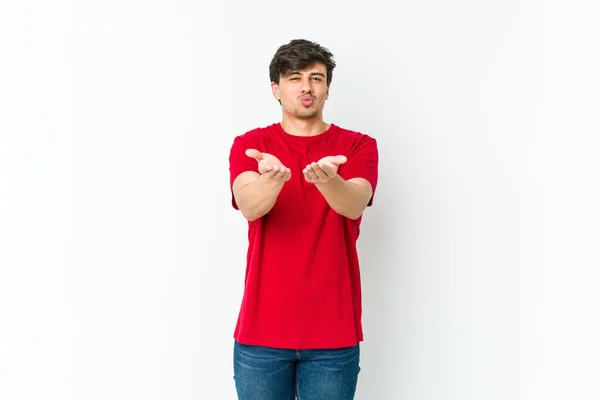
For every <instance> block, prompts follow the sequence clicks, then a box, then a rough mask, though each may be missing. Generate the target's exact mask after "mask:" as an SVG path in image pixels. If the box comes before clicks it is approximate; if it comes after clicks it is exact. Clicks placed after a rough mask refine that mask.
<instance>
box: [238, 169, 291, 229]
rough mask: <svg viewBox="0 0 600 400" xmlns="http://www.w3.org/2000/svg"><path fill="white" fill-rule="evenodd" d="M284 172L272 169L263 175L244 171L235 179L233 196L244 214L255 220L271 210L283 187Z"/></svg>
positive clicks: (247, 217) (249, 219) (248, 218)
mask: <svg viewBox="0 0 600 400" xmlns="http://www.w3.org/2000/svg"><path fill="white" fill-rule="evenodd" d="M283 174H284V172H282V171H271V172H268V173H266V174H263V175H259V174H258V173H256V172H252V171H247V172H242V173H241V174H240V175H238V177H237V178H235V180H234V181H233V196H234V197H235V202H236V203H237V206H238V208H239V209H240V211H241V212H242V215H244V217H246V219H247V220H248V221H254V220H257V219H259V218H260V217H262V216H263V215H265V214H266V213H268V212H269V211H271V208H273V206H274V205H275V201H276V200H277V196H278V195H279V192H281V189H282V188H283V184H284V181H283V179H282V177H283Z"/></svg>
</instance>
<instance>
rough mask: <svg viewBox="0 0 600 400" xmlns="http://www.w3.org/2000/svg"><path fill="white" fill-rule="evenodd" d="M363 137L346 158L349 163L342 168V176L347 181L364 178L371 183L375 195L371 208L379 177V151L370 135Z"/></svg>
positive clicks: (369, 204) (370, 201)
mask: <svg viewBox="0 0 600 400" xmlns="http://www.w3.org/2000/svg"><path fill="white" fill-rule="evenodd" d="M361 136H362V137H361V138H360V139H359V140H358V141H357V143H356V145H354V146H352V149H351V150H350V153H349V154H348V155H347V156H346V157H347V158H348V161H346V163H345V164H343V165H342V167H341V168H340V176H341V177H342V178H344V179H345V180H349V179H352V178H363V179H366V180H367V181H369V183H370V184H371V187H372V188H373V195H372V196H371V199H370V200H369V203H368V206H371V205H372V204H373V197H374V196H375V189H376V188H377V180H378V176H379V151H378V149H377V141H376V140H375V139H374V138H372V137H370V136H368V135H361Z"/></svg>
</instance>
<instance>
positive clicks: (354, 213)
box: [315, 175, 372, 219]
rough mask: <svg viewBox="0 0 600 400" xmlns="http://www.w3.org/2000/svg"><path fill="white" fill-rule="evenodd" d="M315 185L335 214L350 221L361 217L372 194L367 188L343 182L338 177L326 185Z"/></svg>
mask: <svg viewBox="0 0 600 400" xmlns="http://www.w3.org/2000/svg"><path fill="white" fill-rule="evenodd" d="M315 185H316V186H317V189H319V191H320V192H321V194H322V195H323V197H325V200H326V201H327V204H329V206H330V207H331V208H333V210H334V211H335V212H337V213H338V214H341V215H343V216H344V217H347V218H350V219H357V218H358V217H360V216H361V215H362V213H363V211H364V210H365V208H366V207H367V204H368V202H369V199H370V198H371V194H372V190H371V189H370V188H369V187H366V186H363V185H359V184H357V183H353V182H350V181H345V180H344V179H343V178H342V177H341V176H339V175H337V176H336V177H335V178H333V179H331V180H330V181H328V182H327V183H315Z"/></svg>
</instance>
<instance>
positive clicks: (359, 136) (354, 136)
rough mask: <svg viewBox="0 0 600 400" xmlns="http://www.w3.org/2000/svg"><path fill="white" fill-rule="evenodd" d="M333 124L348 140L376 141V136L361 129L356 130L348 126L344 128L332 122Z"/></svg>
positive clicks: (339, 133)
mask: <svg viewBox="0 0 600 400" xmlns="http://www.w3.org/2000/svg"><path fill="white" fill-rule="evenodd" d="M331 125H332V126H334V127H335V128H336V129H337V131H338V135H339V136H341V137H343V138H345V139H346V140H349V141H352V142H364V141H366V142H371V141H373V142H375V141H376V140H375V138H374V137H373V136H371V135H369V134H366V133H363V132H359V131H355V130H352V129H347V128H343V127H341V126H339V125H336V124H331Z"/></svg>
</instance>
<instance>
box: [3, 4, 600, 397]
mask: <svg viewBox="0 0 600 400" xmlns="http://www.w3.org/2000/svg"><path fill="white" fill-rule="evenodd" d="M203 3H204V2H200V1H192V0H188V1H166V0H162V1H160V0H155V1H141V0H140V1H125V2H124V1H121V0H105V1H102V2H99V1H57V0H56V1H52V2H49V1H23V2H11V1H9V0H2V3H1V7H0V190H1V192H0V398H1V399H3V400H29V399H35V400H74V399H77V400H94V399H102V400H105V399H113V400H131V399H153V400H154V399H161V400H162V399H165V400H171V399H177V400H185V399H211V400H213V399H214V400H218V399H235V390H234V384H233V379H232V362H231V358H232V345H233V340H232V332H233V328H234V324H235V319H236V316H237V312H238V307H239V302H240V300H241V294H242V284H243V276H244V267H245V265H244V260H245V251H246V247H245V246H246V230H245V229H246V225H245V221H244V220H243V218H242V216H241V215H240V214H239V213H238V212H235V211H234V210H233V209H232V208H231V206H230V197H229V195H230V192H229V186H228V183H229V176H228V161H227V157H228V153H229V148H230V146H231V143H232V140H233V138H234V136H236V135H239V134H241V133H244V132H245V131H247V130H250V129H252V128H255V127H257V126H265V125H268V124H271V123H273V122H276V121H278V120H279V119H280V108H279V105H278V103H277V102H276V101H275V100H274V99H273V98H272V97H271V94H270V87H269V78H268V64H269V62H270V59H271V57H272V55H273V54H274V52H275V50H276V49H277V47H278V46H279V45H281V44H284V43H287V42H288V41H289V40H291V39H294V38H299V37H302V38H307V39H311V40H315V41H318V42H319V43H321V44H323V45H324V46H326V47H328V48H329V49H330V50H331V51H332V52H333V53H334V55H335V56H336V60H337V62H338V67H337V68H336V70H335V72H334V77H333V83H332V87H331V96H330V100H329V101H328V103H327V106H326V109H325V119H326V121H328V122H334V123H336V124H338V125H341V126H342V127H346V128H349V129H353V130H358V131H362V132H364V133H368V134H370V135H372V136H374V137H376V138H377V139H378V142H379V146H380V157H381V163H380V184H379V188H378V192H377V197H376V199H375V204H374V206H373V208H371V209H369V210H368V211H367V212H366V213H365V218H364V222H363V230H362V236H361V238H360V239H359V252H360V256H361V263H362V270H363V288H364V326H365V335H366V336H365V339H366V341H365V342H364V343H363V346H362V372H361V375H360V381H359V387H358V393H357V399H363V400H375V399H377V400H386V399H387V400H398V399H410V400H471V399H472V400H514V399H523V400H538V399H539V400H564V399H577V400H586V399H598V398H600V386H598V377H599V376H600V364H599V359H600V344H599V340H598V338H599V337H600V322H599V314H600V312H599V306H600V290H598V286H599V283H600V273H599V272H598V269H599V267H600V257H599V255H598V248H599V243H600V233H599V224H600V212H599V211H598V205H599V204H600V188H599V186H600V184H599V181H600V178H599V172H600V162H599V161H598V160H599V157H598V150H599V144H600V140H599V139H598V137H599V134H600V122H599V119H598V115H599V110H600V97H599V93H600V79H599V74H598V71H600V56H599V53H600V51H599V44H598V43H599V39H600V24H598V21H599V20H600V5H599V4H598V2H597V1H595V0H589V1H583V0H578V1H571V2H570V5H568V6H567V5H565V4H566V2H559V1H515V0H507V1H503V2H489V1H488V2H483V1H480V2H478V1H475V0H457V1H453V2H446V1H441V0H437V1H431V0H427V1H421V2H416V1H412V2H408V1H400V2H393V1H391V2H387V1H386V2H384V1H369V2H337V3H322V2H312V3H310V2H303V3H302V2H301V3H297V2H277V1H264V0H263V1H258V2H256V1H254V2H242V1H225V2H224V3H219V2H213V3H212V4H209V5H206V4H203ZM201 4H202V5H201Z"/></svg>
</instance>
